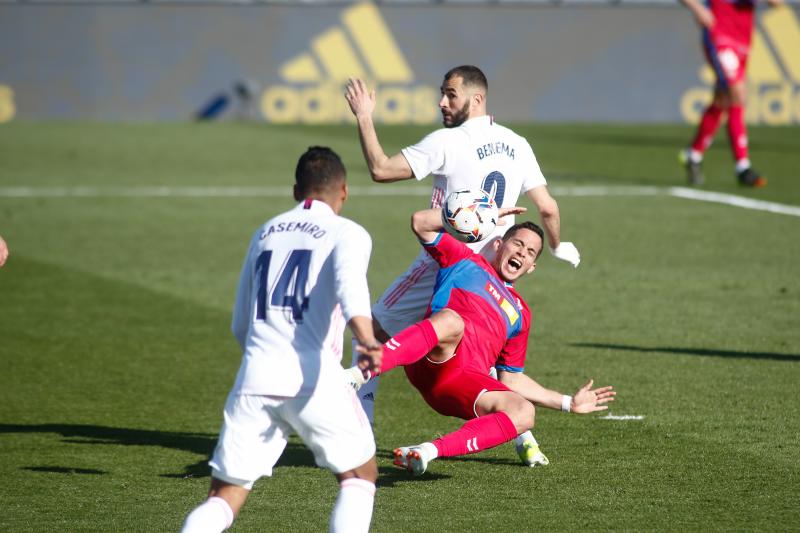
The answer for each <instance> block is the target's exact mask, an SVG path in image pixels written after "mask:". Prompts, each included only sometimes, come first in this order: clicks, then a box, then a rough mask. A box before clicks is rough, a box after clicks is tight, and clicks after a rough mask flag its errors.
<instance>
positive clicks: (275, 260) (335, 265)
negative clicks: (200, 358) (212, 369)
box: [232, 200, 372, 397]
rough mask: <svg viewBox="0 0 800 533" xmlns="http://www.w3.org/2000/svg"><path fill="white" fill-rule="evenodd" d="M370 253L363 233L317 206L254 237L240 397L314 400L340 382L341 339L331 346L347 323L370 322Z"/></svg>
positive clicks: (241, 321) (240, 312) (240, 301)
mask: <svg viewBox="0 0 800 533" xmlns="http://www.w3.org/2000/svg"><path fill="white" fill-rule="evenodd" d="M371 250H372V240H371V239H370V236H369V234H368V233H367V231H366V230H365V229H364V228H362V227H361V226H359V225H358V224H356V223H355V222H353V221H351V220H348V219H346V218H343V217H340V216H338V215H336V214H335V213H334V212H333V210H332V209H331V208H330V206H328V205H327V204H326V203H324V202H320V201H316V200H314V201H312V200H305V201H304V202H302V203H300V204H299V205H298V206H297V207H295V208H294V209H292V210H290V211H287V212H286V213H283V214H280V215H278V216H276V217H275V218H273V219H271V220H269V221H268V222H267V223H266V224H264V225H263V226H262V227H261V228H259V229H258V230H257V231H256V232H255V234H254V235H253V238H252V240H251V242H250V247H249V249H248V251H247V256H246V258H245V261H244V266H243V267H242V273H241V277H240V280H239V289H238V293H237V295H236V304H235V306H234V312H233V322H232V329H233V333H234V335H235V336H236V339H237V340H238V341H239V344H240V345H241V346H242V349H243V350H244V357H243V360H242V365H241V367H240V368H239V374H238V375H237V377H236V384H235V385H234V388H233V391H234V393H235V394H256V395H270V396H285V397H294V396H308V395H310V394H311V392H312V391H313V390H314V388H315V387H317V385H318V383H322V382H323V381H327V380H330V379H333V380H337V381H338V382H341V380H342V377H341V375H342V366H341V361H340V358H341V351H340V346H341V339H338V346H339V352H338V353H337V342H331V341H332V339H333V337H334V336H336V335H340V334H341V321H342V319H343V320H344V321H349V320H350V319H351V318H352V317H354V316H364V317H369V316H370V298H369V289H368V286H367V265H368V263H369V256H370V252H371ZM337 305H338V306H339V309H340V312H339V311H337ZM337 317H338V320H337Z"/></svg>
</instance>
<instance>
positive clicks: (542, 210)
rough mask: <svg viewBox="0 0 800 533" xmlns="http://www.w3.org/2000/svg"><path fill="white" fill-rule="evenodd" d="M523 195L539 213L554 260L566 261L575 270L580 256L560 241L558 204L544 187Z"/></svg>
mask: <svg viewBox="0 0 800 533" xmlns="http://www.w3.org/2000/svg"><path fill="white" fill-rule="evenodd" d="M525 195H526V196H527V197H528V199H530V201H531V202H533V205H535V206H536V209H537V210H538V211H539V216H540V217H541V222H542V227H543V228H544V232H545V233H546V234H547V244H548V245H549V246H548V247H549V249H550V253H552V254H553V257H555V258H556V259H561V260H562V261H566V262H567V263H569V264H571V265H572V266H574V267H575V268H577V267H578V265H579V264H580V262H581V254H580V252H578V248H577V247H576V246H575V245H574V244H572V243H571V242H562V241H561V213H560V211H559V209H558V202H556V200H555V198H553V197H552V196H550V191H548V190H547V187H545V186H541V187H534V188H533V189H531V190H529V191H526V192H525Z"/></svg>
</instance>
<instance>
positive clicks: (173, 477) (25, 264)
mask: <svg viewBox="0 0 800 533" xmlns="http://www.w3.org/2000/svg"><path fill="white" fill-rule="evenodd" d="M427 131H428V128H404V127H381V128H379V134H380V135H381V138H382V140H383V142H384V146H385V148H386V150H387V152H391V153H394V152H395V151H396V150H398V149H399V148H400V147H402V146H403V145H405V144H408V143H410V142H413V141H415V140H416V139H418V138H420V136H421V135H423V134H424V133H425V132H427ZM518 131H520V132H521V133H523V134H525V135H527V136H528V137H529V138H530V139H531V141H532V143H533V145H534V149H535V151H536V153H537V156H538V157H539V160H540V163H541V165H542V168H543V170H544V172H545V174H546V175H547V176H548V178H549V181H550V184H551V185H553V186H558V185H573V184H603V185H639V184H644V185H662V186H669V185H683V184H684V178H683V173H682V170H681V169H680V167H679V166H678V165H677V162H676V152H677V150H678V148H680V147H681V146H682V145H683V144H684V143H685V141H686V140H687V139H688V137H689V136H690V134H691V132H690V129H689V128H687V127H678V126H661V127H659V126H647V127H640V126H601V125H596V126H570V125H541V126H529V125H524V126H520V127H519V128H518ZM751 138H752V147H751V148H752V159H753V161H754V162H755V164H756V165H757V168H759V169H760V170H762V171H763V172H764V173H765V174H767V176H768V177H769V178H770V185H769V187H768V188H766V189H763V190H755V191H752V190H743V189H739V188H738V187H737V186H736V184H735V182H734V178H733V173H732V168H731V164H730V161H729V155H728V151H727V145H726V143H725V140H724V138H721V137H720V138H719V139H718V144H717V146H716V147H715V148H712V150H711V152H710V153H709V156H708V158H707V164H706V174H707V186H706V188H707V189H710V190H717V191H722V192H729V193H736V194H742V195H744V196H748V197H753V198H758V199H764V200H770V201H779V202H783V203H788V204H791V205H800V184H799V183H798V182H797V180H796V173H797V168H798V167H799V166H800V129H798V128H772V129H766V128H752V129H751ZM312 144H323V145H330V146H332V147H333V148H334V149H336V150H337V151H338V152H340V154H342V156H343V158H344V160H345V163H346V164H347V166H348V169H349V179H350V183H351V185H367V184H368V183H369V180H368V176H367V173H366V169H365V166H364V164H363V161H362V158H361V155H360V149H359V147H358V143H357V140H356V133H355V129H354V127H352V126H345V127H328V126H326V127H269V126H264V125H245V124H213V125H97V124H91V125H90V124H58V123H48V124H9V125H3V126H0V188H2V187H10V186H25V187H33V188H36V187H54V186H65V187H74V186H95V187H139V186H152V185H169V186H265V185H270V186H285V187H286V191H287V196H286V198H285V199H275V198H264V197H253V198H119V197H101V198H91V197H90V198H43V197H34V198H12V197H2V196H0V235H3V236H4V237H5V238H6V239H7V241H8V242H9V245H10V246H11V253H12V255H11V258H10V260H9V262H8V264H7V265H6V266H5V267H4V268H2V269H0V339H1V340H0V405H2V407H1V408H0V456H2V458H3V460H2V461H0V475H2V478H3V480H4V483H3V484H2V487H1V488H0V501H2V502H3V503H2V509H3V511H2V513H0V530H2V531H54V530H67V531H175V530H177V529H178V528H179V526H180V523H181V521H182V520H183V518H184V516H185V515H186V514H187V513H188V512H189V510H190V509H191V508H192V507H194V506H195V505H196V504H197V503H198V502H200V501H201V500H202V498H203V497H204V494H205V492H206V490H207V485H208V477H207V476H208V468H207V466H206V465H205V462H206V460H207V457H208V455H209V454H210V453H211V451H212V449H213V446H214V444H215V440H216V432H217V431H218V429H219V425H220V422H221V411H222V406H223V402H224V398H225V395H226V394H227V391H228V389H229V387H230V386H231V384H232V382H233V378H234V374H235V372H236V369H237V368H238V365H239V360H240V354H239V353H238V350H237V348H236V345H235V342H234V341H233V339H232V336H231V335H230V333H229V330H228V324H229V320H230V308H231V305H232V303H233V297H234V293H235V283H236V279H237V277H238V271H239V268H240V265H241V260H242V257H243V254H244V251H245V248H246V245H247V241H248V238H249V236H250V234H251V232H252V231H253V230H254V229H255V228H256V227H257V226H258V225H259V224H260V223H261V222H263V221H264V220H265V219H267V218H268V217H270V216H272V215H273V214H275V213H277V212H280V211H282V210H285V209H287V208H289V207H290V206H292V205H293V202H292V201H291V200H290V199H289V192H290V188H291V181H292V176H293V171H294V165H295V162H296V159H297V157H298V155H299V154H300V153H301V152H302V151H303V150H304V149H305V148H306V147H307V146H309V145H312ZM424 184H425V185H428V184H429V182H427V181H426V182H424ZM409 185H412V186H413V184H409ZM404 186H405V185H404ZM425 205H426V198H424V197H419V196H417V197H414V196H387V197H364V196H354V197H353V198H352V199H351V201H350V202H349V203H348V204H347V206H346V208H345V209H346V210H345V213H344V214H345V215H346V216H349V217H352V218H354V219H356V220H357V221H359V222H360V223H362V224H363V225H364V226H365V227H366V228H367V229H368V230H370V232H371V233H372V235H373V240H374V248H373V256H372V262H371V271H370V279H369V281H370V286H371V289H372V294H373V297H377V296H378V295H379V294H380V292H381V291H382V290H383V289H384V288H385V287H386V286H387V285H388V283H389V282H390V281H391V280H392V279H393V278H394V276H395V275H397V274H398V273H399V272H401V271H402V269H404V268H405V266H406V265H407V264H408V263H409V262H410V260H411V258H412V257H413V255H414V254H415V253H416V244H415V242H414V239H413V237H412V236H411V233H410V231H409V230H408V220H409V216H410V214H411V212H412V211H413V210H415V209H418V208H420V207H424V206H425ZM559 205H560V207H561V210H562V222H563V236H564V238H565V239H566V240H573V241H574V242H575V243H576V244H577V245H578V247H579V248H580V250H581V252H582V255H583V262H582V264H581V266H580V268H579V269H577V270H573V269H572V268H570V267H568V266H567V265H566V264H564V263H558V262H556V261H555V260H553V259H552V257H549V256H548V255H547V254H545V255H544V256H543V258H542V259H541V260H540V263H539V268H538V269H537V271H536V273H535V274H534V275H533V276H531V277H529V278H526V279H525V280H523V281H522V282H521V284H520V289H521V291H522V292H523V294H524V295H525V296H526V297H527V299H528V301H529V302H530V303H531V304H532V307H533V310H534V330H533V334H532V338H531V343H530V351H529V360H528V361H529V362H528V366H527V369H526V371H527V372H528V373H530V375H532V376H534V377H535V378H537V379H538V380H540V381H541V382H542V383H543V384H545V385H548V386H551V387H554V388H558V389H560V390H563V391H565V392H571V391H573V390H574V389H575V388H576V387H577V386H579V385H581V384H582V383H583V381H584V380H585V378H587V377H594V378H595V380H596V383H597V384H606V383H610V384H613V385H615V386H616V388H617V390H618V392H619V397H618V400H617V402H616V403H615V404H614V405H612V409H611V412H612V413H614V414H620V415H623V414H630V415H644V417H645V418H644V420H640V421H613V420H604V419H602V418H600V417H599V416H585V417H578V416H573V415H570V416H567V415H564V414H562V413H558V412H553V411H547V410H540V411H539V412H538V415H537V426H536V428H535V430H534V433H535V434H536V436H537V438H538V439H539V442H540V444H541V445H542V449H543V450H544V451H545V453H546V454H547V455H548V457H549V458H550V460H551V465H550V466H548V467H546V468H541V469H527V468H523V467H522V466H520V465H518V464H517V459H516V455H515V454H514V452H513V449H512V447H511V446H510V445H505V446H502V447H499V448H496V449H494V450H489V451H487V452H484V453H481V454H478V455H471V456H467V457H464V458H458V459H452V460H440V461H436V462H434V463H433V464H432V465H431V467H430V471H429V473H428V474H426V475H425V476H424V477H422V478H411V477H410V476H408V475H407V474H406V473H405V472H402V471H397V470H395V469H394V468H393V467H392V466H391V460H390V454H391V450H392V448H393V447H395V446H398V445H407V444H415V443H417V442H420V441H423V440H427V439H430V438H432V437H434V436H435V435H438V434H441V433H444V432H447V431H450V430H453V429H455V428H456V427H457V426H458V425H459V422H458V421H457V420H454V419H447V418H443V417H440V416H438V415H436V414H435V413H433V411H432V410H430V409H429V408H428V407H427V406H426V405H425V404H424V402H423V401H422V400H421V399H420V397H419V396H418V394H417V393H416V391H415V390H414V389H413V388H412V387H411V386H410V385H409V384H408V383H407V382H406V380H405V377H404V376H403V374H402V373H401V372H397V373H391V374H388V375H387V376H385V377H384V378H383V382H382V385H381V390H380V394H379V403H378V406H379V407H378V413H377V416H378V421H377V425H376V438H377V443H378V449H379V452H378V454H379V457H378V459H379V466H380V479H379V491H378V495H377V499H376V507H375V514H374V518H373V530H374V531H385V532H397V531H423V530H424V531H512V530H519V531H534V530H575V529H577V528H585V527H592V528H594V529H601V530H677V529H689V530H701V529H702V530H708V529H712V530H730V529H746V530H789V529H795V528H797V524H798V521H799V520H800V511H798V509H800V498H798V496H797V487H798V486H800V474H799V472H798V470H799V469H798V465H799V464H800V453H798V448H797V446H796V439H797V435H798V434H800V416H798V415H800V413H799V412H798V411H799V410H800V402H798V400H797V398H796V394H795V393H794V390H795V389H796V386H797V383H798V381H800V327H799V326H800V323H798V317H800V296H799V295H800V281H798V280H799V279H800V278H798V275H797V272H798V270H797V264H798V262H799V261H800V247H798V245H797V243H798V237H799V236H800V218H798V217H792V216H785V215H776V214H769V213H764V212H758V211H752V210H744V209H740V208H735V207H729V206H723V205H716V204H708V203H703V202H696V201H689V200H682V199H678V198H672V197H667V196H657V197H641V198H637V197H614V196H610V197H573V196H564V197H560V198H559ZM335 492H336V484H335V482H334V478H333V476H331V475H330V474H329V473H328V472H327V471H324V470H321V469H317V468H315V467H314V466H313V458H312V456H311V454H310V453H309V452H308V451H307V450H306V449H305V448H304V447H303V445H302V444H301V443H300V442H299V441H297V440H293V441H292V442H291V443H290V445H289V447H288V448H287V451H286V453H285V455H284V457H283V458H282V460H281V462H280V463H279V466H278V467H277V468H276V471H275V475H274V477H273V478H271V479H263V480H261V481H260V482H259V483H257V485H256V487H255V489H254V491H253V493H252V494H251V496H250V499H249V501H248V504H247V506H246V507H245V509H244V511H243V512H242V514H241V516H240V517H239V519H238V520H237V522H236V525H235V527H234V530H235V531H260V530H265V529H266V530H270V531H323V530H325V529H326V527H327V521H328V514H329V511H330V508H331V506H332V504H333V500H334V497H335Z"/></svg>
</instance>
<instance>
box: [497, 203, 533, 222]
mask: <svg viewBox="0 0 800 533" xmlns="http://www.w3.org/2000/svg"><path fill="white" fill-rule="evenodd" d="M527 210H528V208H527V207H518V206H516V205H514V206H511V207H501V208H499V209H498V210H497V225H498V226H505V225H506V221H505V219H504V218H503V217H505V216H508V215H521V214H522V213H524V212H525V211H527Z"/></svg>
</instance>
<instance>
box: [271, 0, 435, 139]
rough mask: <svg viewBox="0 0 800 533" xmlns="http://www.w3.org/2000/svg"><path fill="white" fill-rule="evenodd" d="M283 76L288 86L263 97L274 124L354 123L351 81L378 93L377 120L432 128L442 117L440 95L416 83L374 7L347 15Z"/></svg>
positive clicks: (355, 9)
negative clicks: (347, 86)
mask: <svg viewBox="0 0 800 533" xmlns="http://www.w3.org/2000/svg"><path fill="white" fill-rule="evenodd" d="M280 75H281V78H282V79H283V81H284V82H285V84H284V85H273V86H270V87H267V88H266V89H265V90H264V92H263V93H262V95H261V113H262V114H263V115H264V117H265V118H266V119H267V120H268V121H269V122H275V123H289V122H304V123H312V124H320V123H340V122H345V121H353V120H354V118H353V116H352V113H351V112H350V108H349V107H348V104H347V101H346V100H345V98H344V95H343V94H344V86H345V84H346V83H347V80H348V79H349V78H361V79H363V80H365V81H366V82H367V84H368V85H369V86H370V87H374V88H376V90H377V105H376V107H375V113H374V117H375V120H376V121H380V122H384V123H389V124H393V123H408V122H411V123H417V124H429V123H431V122H434V121H435V120H436V119H437V117H438V114H437V107H436V100H437V98H438V93H439V90H438V89H437V88H434V87H430V86H425V85H419V84H417V83H415V81H414V73H413V71H412V70H411V67H410V66H409V65H408V62H407V61H406V58H405V56H404V55H403V53H402V51H401V50H400V48H399V47H398V45H397V42H396V41H395V39H394V36H393V35H392V32H391V30H390V29H389V26H387V24H386V22H385V21H384V19H383V17H382V16H381V12H380V11H379V10H378V8H377V7H375V5H373V4H371V3H369V2H362V3H358V4H355V5H353V6H351V7H348V8H347V9H345V10H344V11H342V13H341V24H337V25H334V26H331V27H330V28H328V29H326V30H325V31H323V32H322V33H320V34H319V35H316V36H314V37H313V38H312V39H311V43H310V50H309V51H307V52H302V53H300V54H299V55H297V56H295V57H293V58H291V59H289V60H288V61H287V62H286V63H284V64H283V65H282V66H281V67H280Z"/></svg>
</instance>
